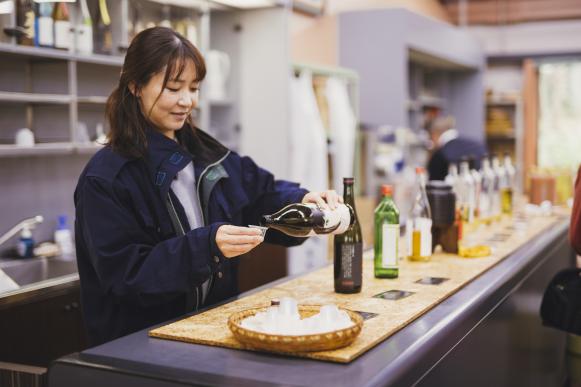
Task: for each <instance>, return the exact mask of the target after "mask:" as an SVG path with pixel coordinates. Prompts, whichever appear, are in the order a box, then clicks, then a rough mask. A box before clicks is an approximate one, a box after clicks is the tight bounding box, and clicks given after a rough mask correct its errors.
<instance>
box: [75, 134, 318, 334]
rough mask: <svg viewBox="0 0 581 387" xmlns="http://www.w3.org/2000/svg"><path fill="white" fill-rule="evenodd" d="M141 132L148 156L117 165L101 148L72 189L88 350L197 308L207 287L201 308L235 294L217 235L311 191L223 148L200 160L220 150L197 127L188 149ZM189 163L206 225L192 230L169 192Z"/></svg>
mask: <svg viewBox="0 0 581 387" xmlns="http://www.w3.org/2000/svg"><path fill="white" fill-rule="evenodd" d="M183 130H186V129H182V131H183ZM146 133H147V157H144V158H128V157H123V156H121V155H120V154H118V153H116V152H114V151H113V150H112V149H111V147H109V146H106V147H105V148H103V149H101V150H100V151H99V152H97V154H95V156H94V157H93V158H92V159H91V160H90V161H89V163H88V164H87V166H86V167H85V169H84V171H83V172H82V174H81V176H80V178H79V182H78V184H77V188H76V190H75V207H76V219H75V235H76V248H77V262H78V269H79V276H80V283H81V302H82V309H83V317H84V320H85V325H86V327H87V331H88V335H89V340H90V342H91V344H92V345H96V344H100V343H103V342H106V341H109V340H112V339H114V338H117V337H120V336H123V335H126V334H128V333H131V332H134V331H137V330H140V329H143V328H146V327H148V326H151V325H154V324H157V323H160V322H163V321H167V320H169V319H172V318H176V317H178V316H181V315H183V314H186V313H188V312H192V311H193V310H196V309H197V308H199V307H201V306H202V297H201V284H202V283H204V282H205V281H207V280H209V281H210V288H209V292H208V295H207V298H206V300H205V302H204V305H206V306H207V305H212V304H215V303H217V302H219V301H222V300H224V299H226V298H229V297H232V296H235V295H236V294H238V293H239V291H238V280H237V263H238V259H237V258H234V259H227V258H225V257H224V256H223V255H222V253H221V251H220V249H219V248H218V247H217V245H216V231H217V229H218V228H219V227H220V226H221V225H223V224H233V225H237V226H247V225H249V224H259V219H260V216H261V215H264V214H270V213H273V212H276V211H277V210H279V209H280V208H281V207H283V206H285V205H287V204H290V203H295V202H300V201H301V200H302V198H303V196H304V195H305V194H306V193H307V191H306V190H304V189H302V188H300V187H299V186H298V184H295V183H290V182H287V181H281V180H275V179H274V177H273V175H272V174H271V173H269V172H268V171H266V170H264V169H262V168H260V167H258V166H257V165H256V164H255V163H254V162H253V161H252V159H250V158H249V157H241V156H239V155H238V154H237V153H235V152H232V151H229V150H227V149H226V148H224V147H222V149H223V152H220V153H219V154H216V155H215V157H214V158H213V160H204V159H202V158H199V157H196V155H197V154H198V153H200V154H201V153H202V152H198V151H199V150H200V149H202V148H199V149H196V147H204V146H205V145H204V144H210V143H212V144H219V143H217V142H216V140H214V139H213V138H211V137H210V136H209V135H207V134H205V133H204V132H202V131H200V130H198V129H196V135H195V138H196V139H197V140H196V142H194V143H193V145H189V146H182V145H180V144H179V143H178V142H176V141H173V140H171V139H169V138H167V137H165V136H164V135H162V134H161V133H158V132H157V131H155V130H152V129H148V130H147V131H146ZM220 146H221V145H220ZM192 160H193V161H194V169H195V175H196V186H195V187H192V189H196V190H197V193H198V197H199V199H200V206H201V209H202V212H203V218H204V226H203V227H199V228H196V229H194V230H191V229H190V226H189V223H188V220H187V216H186V214H185V211H184V209H183V207H182V206H181V204H180V202H179V200H178V199H177V197H176V196H175V195H174V194H173V192H172V190H171V188H170V186H171V182H172V180H173V179H174V178H175V177H176V175H177V173H178V172H179V171H180V170H182V169H183V168H184V167H185V166H186V165H188V164H189V162H190V161H192ZM265 241H266V242H270V243H275V244H280V245H284V246H292V245H297V244H300V243H301V242H302V241H303V239H300V238H291V237H288V236H286V235H284V234H282V233H280V232H278V231H275V230H270V231H269V232H268V233H267V235H266V239H265Z"/></svg>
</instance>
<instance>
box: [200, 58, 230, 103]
mask: <svg viewBox="0 0 581 387" xmlns="http://www.w3.org/2000/svg"><path fill="white" fill-rule="evenodd" d="M206 68H207V73H206V87H207V89H206V90H207V96H208V99H209V100H210V101H223V100H225V99H226V96H227V92H226V85H227V82H228V77H229V76H230V56H229V55H228V54H227V53H225V52H223V51H218V50H210V51H209V52H208V54H207V55H206Z"/></svg>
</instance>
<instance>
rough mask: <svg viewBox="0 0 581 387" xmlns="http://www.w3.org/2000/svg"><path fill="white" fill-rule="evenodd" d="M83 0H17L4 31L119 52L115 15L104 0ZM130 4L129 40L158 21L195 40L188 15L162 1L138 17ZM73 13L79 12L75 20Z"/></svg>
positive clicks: (85, 50)
mask: <svg viewBox="0 0 581 387" xmlns="http://www.w3.org/2000/svg"><path fill="white" fill-rule="evenodd" d="M87 1H88V0H79V1H78V3H68V2H38V3H37V2H34V1H33V0H18V1H17V8H16V27H15V28H4V33H6V34H8V35H9V36H12V37H15V38H16V40H17V43H18V44H20V45H25V46H39V47H50V48H57V49H62V50H70V51H75V52H77V53H80V54H93V53H96V54H105V55H112V54H119V53H122V52H123V51H124V50H125V49H126V47H114V43H113V20H112V15H113V17H115V16H116V15H115V14H113V13H112V12H111V8H110V6H108V4H107V0H98V2H97V3H96V7H89V4H88V3H87ZM130 4H131V18H130V20H129V22H128V23H127V31H126V33H127V36H128V40H129V41H131V39H132V38H133V37H134V36H135V35H136V34H138V33H139V32H141V31H142V30H144V29H146V28H150V27H154V26H157V25H159V26H164V27H169V28H173V29H175V30H176V31H177V32H179V33H181V34H182V35H183V36H185V37H187V38H188V39H189V40H190V41H192V43H194V44H197V40H198V37H197V27H196V23H195V20H194V18H193V17H191V15H190V16H187V15H184V14H179V13H174V14H172V9H171V7H170V6H169V5H167V4H166V5H163V6H162V7H161V8H160V10H159V11H158V12H157V14H156V15H155V17H154V18H150V19H148V20H145V19H144V18H142V17H140V8H141V7H140V6H138V4H136V3H135V2H132V3H130ZM91 11H93V12H91ZM73 13H74V14H76V15H79V17H78V18H76V19H77V20H78V22H76V23H75V20H74V19H75V18H73Z"/></svg>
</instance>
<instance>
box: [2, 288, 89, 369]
mask: <svg viewBox="0 0 581 387" xmlns="http://www.w3.org/2000/svg"><path fill="white" fill-rule="evenodd" d="M11 298H13V299H14V300H13V301H11V302H7V303H5V304H0V343H2V345H0V362H9V363H20V364H28V365H35V366H40V367H48V365H49V363H50V362H51V361H53V360H54V359H56V358H58V357H60V356H64V355H66V354H69V353H72V352H78V351H81V350H83V349H85V348H86V347H87V340H86V337H85V332H84V331H85V330H84V327H83V321H82V315H81V308H80V293H79V285H78V281H74V282H73V283H69V284H65V285H61V286H59V287H57V288H54V289H53V288H45V289H42V290H41V291H38V292H36V291H34V290H32V291H30V292H27V293H23V294H20V295H17V296H12V297H11Z"/></svg>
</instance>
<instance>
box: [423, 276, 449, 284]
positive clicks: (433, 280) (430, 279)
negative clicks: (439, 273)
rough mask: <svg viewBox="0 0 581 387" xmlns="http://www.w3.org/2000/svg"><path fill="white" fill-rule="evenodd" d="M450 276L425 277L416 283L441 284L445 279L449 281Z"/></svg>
mask: <svg viewBox="0 0 581 387" xmlns="http://www.w3.org/2000/svg"><path fill="white" fill-rule="evenodd" d="M449 279H450V278H443V277H424V278H422V279H419V280H417V281H416V284H422V285H439V284H441V283H442V282H444V281H448V280H449Z"/></svg>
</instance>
